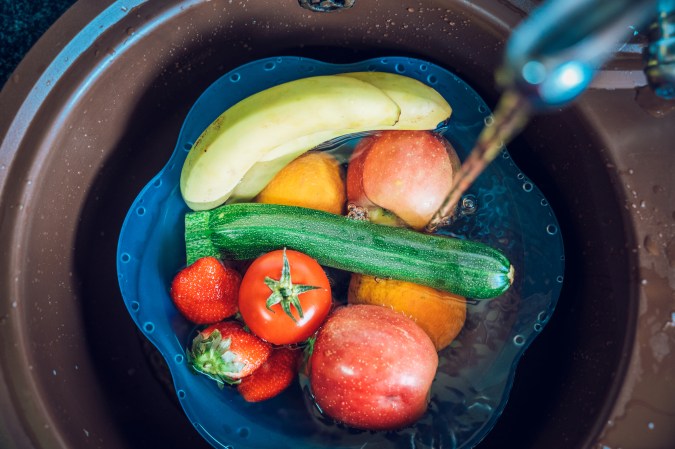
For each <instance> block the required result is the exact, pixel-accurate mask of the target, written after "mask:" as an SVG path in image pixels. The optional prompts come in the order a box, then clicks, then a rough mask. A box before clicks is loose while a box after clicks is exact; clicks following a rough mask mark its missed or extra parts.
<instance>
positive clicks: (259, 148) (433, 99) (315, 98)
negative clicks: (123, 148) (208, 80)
mask: <svg viewBox="0 0 675 449" xmlns="http://www.w3.org/2000/svg"><path fill="white" fill-rule="evenodd" d="M450 113H451V109H450V106H449V105H448V104H447V102H446V101H445V100H444V99H443V97H442V96H441V95H440V94H438V92H436V91H435V90H433V89H432V88H430V87H428V86H426V85H424V84H423V83H420V82H419V81H416V80H414V79H412V78H408V77H405V76H401V75H395V74H389V73H378V72H357V73H349V74H342V75H329V76H317V77H310V78H303V79H299V80H296V81H291V82H289V83H285V84H281V85H278V86H275V87H272V88H270V89H267V90H264V91H261V92H259V93H257V94H255V95H252V96H250V97H248V98H246V99H244V100H242V101H240V102H239V103H237V104H235V105H234V106H232V107H231V108H230V109H228V110H227V111H225V112H224V113H223V114H222V115H221V116H220V117H218V119H216V120H215V121H214V122H213V123H212V124H211V125H209V127H208V128H207V129H206V130H205V131H204V132H203V133H202V135H201V136H200V138H199V139H198V140H197V142H196V143H195V145H194V146H193V148H192V150H190V153H189V154H188V156H187V159H186V161H185V165H184V166H183V171H182V173H181V182H180V186H181V193H182V195H183V199H184V200H185V202H186V203H187V204H188V206H189V207H190V208H192V209H193V210H204V209H211V208H214V207H216V206H218V205H220V204H222V203H224V202H225V201H227V200H228V199H230V200H232V201H246V200H250V199H251V198H253V197H255V196H256V195H257V194H258V193H259V192H260V191H261V190H262V189H263V188H264V186H265V185H267V183H268V182H269V181H270V180H271V179H272V178H273V177H274V175H276V173H277V172H279V171H280V170H281V169H282V168H283V167H284V166H286V165H287V164H288V163H289V162H290V161H292V160H293V159H295V158H296V157H298V156H300V155H301V154H303V153H304V152H306V151H308V150H310V149H312V148H314V147H315V146H317V145H318V144H320V143H322V142H325V141H326V140H330V139H333V138H335V137H339V136H342V135H345V134H351V133H355V132H362V131H369V130H382V129H433V128H435V127H436V125H437V124H438V123H439V122H441V121H443V120H445V119H447V118H448V117H449V116H450Z"/></svg>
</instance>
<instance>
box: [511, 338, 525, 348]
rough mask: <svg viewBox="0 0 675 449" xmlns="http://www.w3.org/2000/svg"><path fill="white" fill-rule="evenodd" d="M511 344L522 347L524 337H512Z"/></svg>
mask: <svg viewBox="0 0 675 449" xmlns="http://www.w3.org/2000/svg"><path fill="white" fill-rule="evenodd" d="M513 344H514V345H516V346H523V345H524V344H525V337H523V336H522V335H516V336H515V337H513Z"/></svg>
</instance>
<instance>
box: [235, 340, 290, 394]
mask: <svg viewBox="0 0 675 449" xmlns="http://www.w3.org/2000/svg"><path fill="white" fill-rule="evenodd" d="M300 354H301V351H299V350H294V349H290V348H278V349H275V350H274V351H273V352H272V355H271V356H270V358H269V359H267V361H266V362H265V363H263V365H262V366H261V367H260V368H258V369H257V370H255V371H254V372H253V374H251V375H250V376H248V377H246V378H244V379H242V380H241V383H240V384H239V385H237V390H239V393H241V395H242V396H243V397H244V399H246V400H247V401H248V402H259V401H265V400H267V399H270V398H272V397H274V396H276V395H278V394H279V393H281V392H282V391H284V390H285V389H286V388H287V387H288V386H289V385H290V384H291V382H293V379H294V378H295V374H296V373H297V371H298V361H299V360H300Z"/></svg>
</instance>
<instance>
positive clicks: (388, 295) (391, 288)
mask: <svg viewBox="0 0 675 449" xmlns="http://www.w3.org/2000/svg"><path fill="white" fill-rule="evenodd" d="M347 299H348V301H349V304H374V305H378V306H385V307H389V308H391V309H393V310H395V311H397V312H399V313H402V314H403V315H405V316H407V317H408V318H411V319H412V320H413V321H415V323H417V325H418V326H420V327H421V328H422V329H424V331H425V332H426V333H427V335H428V336H429V338H431V341H433V342H434V345H435V346H436V350H437V351H440V350H442V349H443V348H445V347H447V346H448V345H449V344H450V343H452V341H453V340H454V339H455V337H457V335H458V334H459V332H460V331H461V330H462V327H463V326H464V322H465V321H466V299H465V298H464V297H462V296H459V295H455V294H453V293H450V292H444V291H442V290H436V289H434V288H431V287H426V286H423V285H418V284H413V283H412V282H404V281H398V280H395V279H379V278H376V277H373V276H366V275H361V274H356V273H355V274H352V277H351V281H350V282H349V292H348V296H347Z"/></svg>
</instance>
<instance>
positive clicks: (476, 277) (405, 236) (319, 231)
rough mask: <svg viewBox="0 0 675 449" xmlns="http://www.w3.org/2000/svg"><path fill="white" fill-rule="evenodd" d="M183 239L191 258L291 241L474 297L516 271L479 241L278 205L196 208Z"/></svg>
mask: <svg viewBox="0 0 675 449" xmlns="http://www.w3.org/2000/svg"><path fill="white" fill-rule="evenodd" d="M185 243H186V249H187V262H188V264H191V263H192V262H194V261H195V260H197V259H199V258H200V257H205V256H215V257H222V258H223V259H230V260H243V259H253V258H256V257H258V256H260V255H262V254H264V253H266V252H269V251H272V250H275V249H281V248H284V247H286V248H289V249H294V250H296V251H300V252H303V253H305V254H307V255H309V256H311V257H313V258H315V259H316V260H317V261H318V262H319V264H321V265H324V266H328V267H333V268H338V269H342V270H347V271H351V272H354V273H361V274H367V275H370V276H377V277H381V278H393V279H398V280H402V281H408V282H414V283H417V284H422V285H426V286H429V287H433V288H436V289H439V290H446V291H449V292H452V293H455V294H458V295H461V296H465V297H468V298H474V299H485V298H493V297H495V296H498V295H500V294H502V293H503V292H504V291H506V290H507V289H508V288H509V286H510V285H511V283H512V282H513V274H514V270H513V266H512V265H511V263H510V262H509V261H508V259H507V258H506V257H505V256H504V255H503V254H502V253H501V252H499V251H498V250H496V249H493V248H491V247H489V246H487V245H484V244H482V243H479V242H472V241H468V240H461V239H456V238H451V237H442V236H436V235H429V234H422V233H419V232H415V231H411V230H408V229H404V228H395V227H389V226H384V225H378V224H375V223H371V222H368V221H360V220H353V219H350V218H347V217H343V216H340V215H334V214H330V213H327V212H322V211H318V210H313V209H306V208H302V207H294V206H279V205H273V204H257V203H240V204H228V205H225V206H221V207H218V208H216V209H211V210H208V211H199V212H190V213H188V214H187V215H186V217H185Z"/></svg>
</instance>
